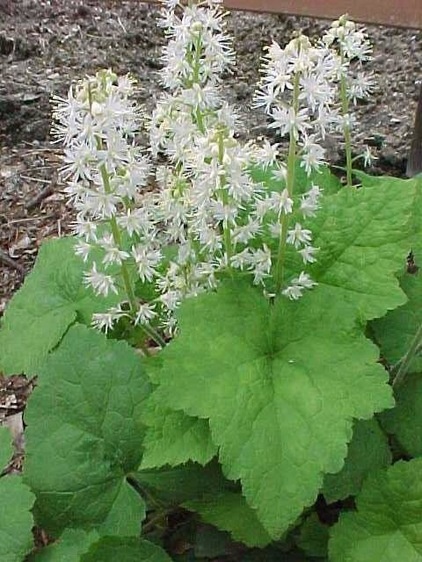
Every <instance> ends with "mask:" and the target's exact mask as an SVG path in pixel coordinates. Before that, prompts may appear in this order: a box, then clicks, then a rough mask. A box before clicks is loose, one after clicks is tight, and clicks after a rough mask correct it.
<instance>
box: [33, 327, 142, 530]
mask: <svg viewBox="0 0 422 562" xmlns="http://www.w3.org/2000/svg"><path fill="white" fill-rule="evenodd" d="M40 375H41V376H40V382H39V384H38V386H37V388H36V389H35V391H34V393H33V395H32V396H31V398H30V400H29V404H28V407H27V411H26V422H27V424H28V428H27V432H26V443H27V445H26V461H25V477H26V480H27V482H28V483H29V484H30V486H31V488H32V489H33V490H34V491H35V493H36V496H37V501H36V505H35V513H36V517H37V521H38V523H39V524H40V525H41V526H42V527H43V528H45V529H46V530H47V531H48V532H50V533H51V534H52V535H56V536H57V535H59V534H60V533H61V532H62V531H63V529H64V528H65V527H77V526H81V527H84V528H86V529H87V530H89V529H90V528H93V527H97V528H100V527H101V531H102V532H103V533H105V534H124V535H137V534H138V533H139V529H140V523H141V521H142V519H143V517H144V504H143V502H142V500H141V498H140V497H139V496H138V494H137V493H136V492H135V491H134V490H133V489H132V488H131V487H130V486H129V485H128V483H127V482H126V475H127V474H128V473H130V472H131V471H134V470H136V469H137V468H138V466H139V463H140V459H141V454H142V439H143V427H142V425H141V422H140V413H141V411H142V408H143V402H144V400H145V399H146V397H147V395H148V393H149V383H148V381H147V379H146V376H145V375H144V373H143V370H142V367H141V364H140V360H139V357H138V356H137V355H136V353H135V352H134V351H133V350H132V349H131V348H130V347H129V346H128V345H127V344H126V343H123V342H116V341H113V340H108V339H106V338H105V336H104V335H102V334H99V333H97V332H94V331H92V330H89V329H88V328H86V327H84V326H81V325H78V326H74V327H72V328H71V329H70V330H69V331H68V333H67V334H66V336H65V337H64V338H63V342H62V344H61V345H60V347H59V348H58V349H57V350H55V351H54V352H53V353H51V354H50V355H49V357H48V358H47V360H46V361H45V363H44V364H43V365H42V367H41V370H40Z"/></svg>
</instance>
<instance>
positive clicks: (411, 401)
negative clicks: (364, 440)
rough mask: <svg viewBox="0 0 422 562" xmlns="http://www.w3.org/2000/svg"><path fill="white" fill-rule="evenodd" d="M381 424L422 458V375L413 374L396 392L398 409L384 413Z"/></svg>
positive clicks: (413, 453) (406, 448)
mask: <svg viewBox="0 0 422 562" xmlns="http://www.w3.org/2000/svg"><path fill="white" fill-rule="evenodd" d="M381 423H382V425H383V427H384V429H385V430H386V431H387V432H388V433H391V434H393V435H394V436H395V437H396V439H397V441H398V442H399V443H400V445H401V446H402V447H403V448H404V449H405V451H407V452H408V453H409V455H412V456H414V457H419V456H422V374H420V373H418V374H411V375H408V376H407V378H406V382H405V384H402V385H401V386H399V387H398V388H397V391H396V407H395V408H394V409H393V410H391V411H388V412H383V414H382V416H381Z"/></svg>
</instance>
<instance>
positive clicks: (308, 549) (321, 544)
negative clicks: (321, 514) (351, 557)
mask: <svg viewBox="0 0 422 562" xmlns="http://www.w3.org/2000/svg"><path fill="white" fill-rule="evenodd" d="M328 530H329V529H328V526H327V525H323V524H322V523H321V521H320V520H319V519H318V515H317V514H316V513H311V515H309V517H307V518H306V519H305V521H304V522H303V523H302V525H301V526H300V530H299V536H298V537H297V538H296V544H297V545H298V546H299V547H300V548H301V549H302V550H303V551H304V552H305V553H306V554H308V555H309V556H316V557H318V558H326V557H327V547H328Z"/></svg>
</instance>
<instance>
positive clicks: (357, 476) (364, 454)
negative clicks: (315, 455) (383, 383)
mask: <svg viewBox="0 0 422 562" xmlns="http://www.w3.org/2000/svg"><path fill="white" fill-rule="evenodd" d="M388 412H394V409H393V410H388ZM381 415H382V414H381ZM390 464H391V452H390V448H389V445H388V440H387V436H386V435H385V433H384V432H383V431H382V429H381V428H380V426H379V424H378V421H377V420H376V419H371V420H358V421H356V422H355V424H354V427H353V437H352V440H351V441H350V443H349V446H348V451H347V457H346V460H345V463H344V466H343V468H342V469H341V471H340V472H338V473H337V474H326V476H325V478H324V485H323V488H322V490H321V492H322V494H324V497H325V499H326V500H327V502H328V503H332V502H335V501H338V500H343V499H345V498H347V497H348V496H355V495H356V494H357V493H358V492H360V489H361V487H362V482H363V481H364V479H365V478H366V477H367V476H368V474H370V473H371V472H372V471H375V470H378V469H379V468H384V467H385V466H388V465H390Z"/></svg>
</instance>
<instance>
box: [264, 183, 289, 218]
mask: <svg viewBox="0 0 422 562" xmlns="http://www.w3.org/2000/svg"><path fill="white" fill-rule="evenodd" d="M268 200H269V202H270V203H271V207H270V208H271V209H273V210H274V211H275V212H276V213H277V214H278V215H279V216H280V215H282V214H285V215H288V214H290V213H291V212H292V211H293V199H291V197H290V195H289V191H288V189H287V188H284V189H283V191H282V192H281V193H279V192H278V191H273V192H271V195H270V196H269V198H268Z"/></svg>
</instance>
